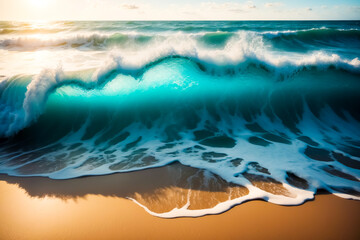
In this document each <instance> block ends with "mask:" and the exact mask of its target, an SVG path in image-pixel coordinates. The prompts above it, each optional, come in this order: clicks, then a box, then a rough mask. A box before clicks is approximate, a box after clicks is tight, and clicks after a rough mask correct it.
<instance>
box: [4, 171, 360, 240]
mask: <svg viewBox="0 0 360 240" xmlns="http://www.w3.org/2000/svg"><path fill="white" fill-rule="evenodd" d="M179 167H180V168H181V170H182V171H181V172H182V174H181V175H177V174H176V172H179V171H178V170H179ZM175 169H176V170H177V171H176V172H174V170H175ZM184 172H185V173H186V174H184ZM203 175H204V174H203V173H202V172H201V171H199V170H195V169H191V168H188V167H183V166H182V167H181V166H176V165H175V166H174V165H173V166H168V167H164V168H158V169H151V170H146V171H140V172H133V173H126V174H113V175H108V176H99V177H84V178H77V179H71V180H51V179H47V178H41V177H31V178H17V177H9V176H5V175H0V216H1V218H0V239H264V238H267V239H281V238H287V239H304V238H310V239H360V230H359V227H360V201H352V200H345V199H341V198H338V197H336V196H333V195H329V194H321V195H317V196H316V199H315V200H314V201H310V202H307V203H305V204H303V205H300V206H293V207H285V206H278V205H275V204H271V203H267V202H264V201H259V200H257V201H250V202H246V203H244V204H241V205H239V206H236V207H234V208H232V209H231V210H229V211H227V212H225V213H222V214H219V215H210V216H205V217H200V218H176V219H162V218H158V217H154V216H152V215H150V214H148V213H147V212H146V211H145V210H144V209H143V208H141V207H140V206H138V205H137V204H135V203H134V202H132V201H131V200H128V199H126V197H129V196H130V197H135V198H136V199H137V200H138V201H140V202H141V203H142V204H145V205H147V206H148V207H149V208H150V209H152V210H154V211H157V212H161V211H166V210H169V209H171V208H173V207H174V206H181V205H182V204H183V203H184V202H183V201H184V200H183V198H184V197H186V196H187V194H188V192H189V188H190V187H191V189H192V190H191V192H192V193H193V195H192V196H193V199H191V201H192V203H191V205H192V206H193V208H194V209H200V208H203V207H211V206H214V205H216V204H217V203H218V202H221V201H225V200H226V199H227V198H228V197H229V195H230V198H233V197H238V196H242V195H244V194H247V192H246V190H247V189H246V188H245V187H242V186H236V185H233V184H229V183H227V182H225V181H223V180H222V179H220V178H217V177H216V176H214V178H212V179H213V181H212V182H210V183H209V184H206V185H205V184H203V181H204V178H203ZM184 179H187V180H188V179H192V183H191V186H190V185H189V181H185V180H184ZM234 189H237V191H235V192H234V191H233V190H234ZM230 190H231V191H230ZM194 193H195V194H194ZM231 194H232V195H231Z"/></svg>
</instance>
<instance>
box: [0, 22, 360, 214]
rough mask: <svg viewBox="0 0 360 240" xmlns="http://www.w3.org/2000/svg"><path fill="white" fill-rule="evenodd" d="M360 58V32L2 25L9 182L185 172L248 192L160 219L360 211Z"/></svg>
mask: <svg viewBox="0 0 360 240" xmlns="http://www.w3.org/2000/svg"><path fill="white" fill-rule="evenodd" d="M359 58H360V22H358V21H349V22H333V21H332V22H321V21H320V22H309V21H306V22H257V21H254V22H53V23H33V24H31V23H20V22H0V137H1V138H0V141H1V142H0V143H1V145H0V173H5V174H9V175H13V176H46V177H50V178H54V179H68V178H75V177H80V176H85V175H103V174H110V173H115V172H128V171H135V170H141V169H146V168H154V167H160V166H165V165H168V164H171V163H174V162H179V163H181V164H182V165H186V166H191V167H193V168H197V169H199V170H200V169H201V170H202V171H206V172H207V177H208V178H213V177H215V176H218V177H220V178H222V179H224V180H226V181H227V182H231V183H234V184H237V185H241V186H243V187H246V188H247V189H248V190H249V191H248V194H247V195H245V196H242V197H239V198H236V199H232V200H230V199H229V201H227V202H224V203H220V204H218V205H217V206H216V207H214V208H212V209H203V210H189V209H188V206H187V205H185V206H184V207H182V208H180V209H174V210H172V211H171V212H167V213H154V212H151V211H150V210H148V209H147V210H148V211H149V212H150V213H151V214H153V215H157V216H160V217H177V216H200V215H205V214H214V213H219V212H222V211H225V210H227V209H229V208H230V207H231V206H233V205H235V204H239V203H241V202H243V201H247V200H251V199H259V198H261V199H264V200H267V201H269V202H273V203H276V204H284V205H294V204H300V203H302V202H304V201H305V200H308V199H312V198H313V196H314V194H315V193H316V191H317V190H318V189H325V190H327V191H329V192H331V193H333V194H336V195H338V196H341V197H344V198H350V199H360V183H359V180H360V108H359V103H360V78H359V76H360V60H359ZM259 182H267V183H270V184H273V186H274V188H276V186H278V185H281V191H280V190H276V191H275V190H274V191H272V190H271V189H270V190H269V188H264V187H263V186H262V185H261V184H258V183H259ZM139 204H140V203H139ZM143 207H144V208H145V209H146V206H143Z"/></svg>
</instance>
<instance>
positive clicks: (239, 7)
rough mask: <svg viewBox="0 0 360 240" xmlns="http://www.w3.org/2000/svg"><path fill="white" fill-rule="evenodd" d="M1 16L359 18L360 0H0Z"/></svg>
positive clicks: (120, 18)
mask: <svg viewBox="0 0 360 240" xmlns="http://www.w3.org/2000/svg"><path fill="white" fill-rule="evenodd" d="M0 20H20V21H21V20H360V0H287V1H286V0H274V1H271V0H253V1H248V0H222V1H221V0H132V1H129V0H0Z"/></svg>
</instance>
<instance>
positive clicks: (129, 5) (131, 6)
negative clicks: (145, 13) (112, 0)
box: [122, 4, 140, 10]
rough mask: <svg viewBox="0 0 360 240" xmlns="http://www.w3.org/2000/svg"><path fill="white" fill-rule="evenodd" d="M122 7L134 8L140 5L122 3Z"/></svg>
mask: <svg viewBox="0 0 360 240" xmlns="http://www.w3.org/2000/svg"><path fill="white" fill-rule="evenodd" d="M122 7H123V8H125V9H129V10H135V9H139V8H140V7H139V6H137V5H135V4H124V5H122Z"/></svg>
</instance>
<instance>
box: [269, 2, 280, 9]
mask: <svg viewBox="0 0 360 240" xmlns="http://www.w3.org/2000/svg"><path fill="white" fill-rule="evenodd" d="M283 5H284V4H283V3H280V2H269V3H265V7H267V8H272V7H281V6H283Z"/></svg>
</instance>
